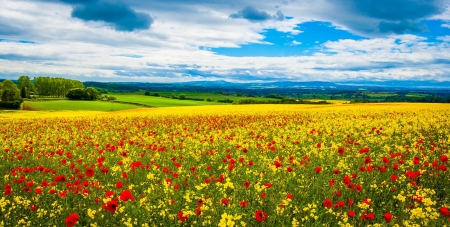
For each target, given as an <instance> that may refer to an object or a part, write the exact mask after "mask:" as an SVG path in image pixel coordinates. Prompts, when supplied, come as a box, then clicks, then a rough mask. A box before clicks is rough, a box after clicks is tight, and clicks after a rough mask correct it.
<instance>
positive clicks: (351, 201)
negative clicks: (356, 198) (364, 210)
mask: <svg viewBox="0 0 450 227" xmlns="http://www.w3.org/2000/svg"><path fill="white" fill-rule="evenodd" d="M348 206H349V207H351V206H353V199H349V200H348Z"/></svg>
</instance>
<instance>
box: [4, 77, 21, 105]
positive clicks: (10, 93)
mask: <svg viewBox="0 0 450 227" xmlns="http://www.w3.org/2000/svg"><path fill="white" fill-rule="evenodd" d="M2 89H3V92H2V101H3V102H12V101H17V100H19V101H20V100H22V99H21V98H20V91H19V88H17V85H16V84H14V83H13V82H12V81H10V80H5V81H3V84H2Z"/></svg>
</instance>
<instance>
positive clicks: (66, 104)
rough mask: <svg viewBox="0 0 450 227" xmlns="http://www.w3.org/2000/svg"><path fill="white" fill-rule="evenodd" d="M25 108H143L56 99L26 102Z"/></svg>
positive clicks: (113, 109) (109, 109)
mask: <svg viewBox="0 0 450 227" xmlns="http://www.w3.org/2000/svg"><path fill="white" fill-rule="evenodd" d="M23 105H24V106H23V108H24V109H25V110H95V111H117V110H129V109H136V108H142V107H140V106H136V105H130V104H122V103H113V102H101V101H73V100H55V101H42V102H29V101H27V102H25V103H24V104H23Z"/></svg>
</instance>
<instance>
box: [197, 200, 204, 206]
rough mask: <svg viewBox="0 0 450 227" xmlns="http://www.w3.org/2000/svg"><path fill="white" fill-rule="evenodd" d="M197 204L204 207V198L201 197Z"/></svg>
mask: <svg viewBox="0 0 450 227" xmlns="http://www.w3.org/2000/svg"><path fill="white" fill-rule="evenodd" d="M197 206H198V207H202V206H203V200H201V199H199V200H198V201H197Z"/></svg>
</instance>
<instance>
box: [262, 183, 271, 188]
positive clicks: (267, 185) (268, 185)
mask: <svg viewBox="0 0 450 227" xmlns="http://www.w3.org/2000/svg"><path fill="white" fill-rule="evenodd" d="M264 186H266V188H271V187H272V186H273V184H269V183H267V184H264Z"/></svg>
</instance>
